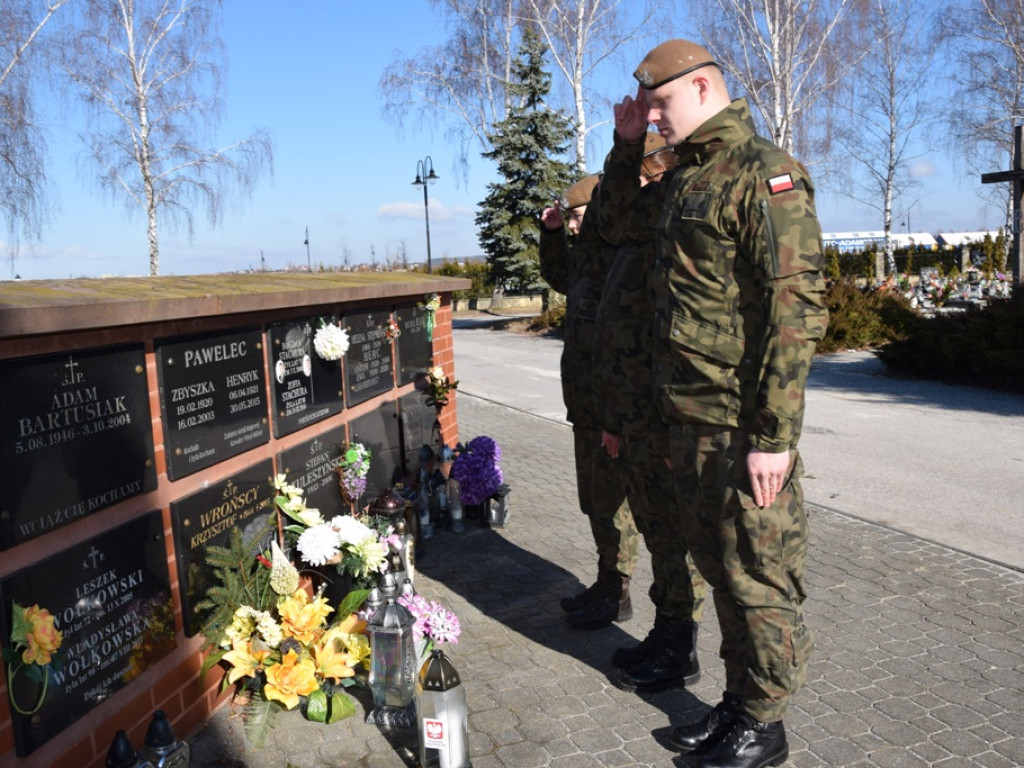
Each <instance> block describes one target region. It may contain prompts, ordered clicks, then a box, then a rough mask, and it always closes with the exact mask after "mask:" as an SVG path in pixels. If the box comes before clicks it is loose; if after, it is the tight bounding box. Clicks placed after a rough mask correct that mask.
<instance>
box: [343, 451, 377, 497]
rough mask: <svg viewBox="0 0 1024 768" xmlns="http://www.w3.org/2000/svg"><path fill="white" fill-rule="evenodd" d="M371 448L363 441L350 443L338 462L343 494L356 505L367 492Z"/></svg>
mask: <svg viewBox="0 0 1024 768" xmlns="http://www.w3.org/2000/svg"><path fill="white" fill-rule="evenodd" d="M370 458H371V453H370V449H369V448H367V447H366V446H365V445H363V444H362V443H349V444H348V445H347V446H346V447H345V450H344V451H343V452H342V454H341V460H340V461H339V462H338V480H339V484H340V486H341V496H342V498H343V499H344V500H345V502H346V503H348V504H352V505H356V504H358V503H359V497H360V496H362V495H363V493H365V492H366V475H367V474H368V473H369V471H370Z"/></svg>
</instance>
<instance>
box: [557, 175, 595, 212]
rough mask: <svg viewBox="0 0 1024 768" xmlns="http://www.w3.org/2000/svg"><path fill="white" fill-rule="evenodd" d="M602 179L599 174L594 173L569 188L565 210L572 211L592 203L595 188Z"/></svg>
mask: <svg viewBox="0 0 1024 768" xmlns="http://www.w3.org/2000/svg"><path fill="white" fill-rule="evenodd" d="M600 179H601V176H600V175H599V174H596V173H592V174H590V175H589V176H584V177H583V178H582V179H580V180H579V181H577V182H576V183H575V184H573V185H572V186H571V187H569V188H568V189H567V190H566V191H565V209H566V210H567V211H571V210H572V209H573V208H579V207H580V206H581V205H587V204H588V203H590V198H591V197H593V196H594V187H596V186H597V182H598V181H599V180H600Z"/></svg>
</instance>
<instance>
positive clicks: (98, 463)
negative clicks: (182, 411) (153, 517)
mask: <svg viewBox="0 0 1024 768" xmlns="http://www.w3.org/2000/svg"><path fill="white" fill-rule="evenodd" d="M154 488H156V468H155V464H154V457H153V419H152V415H151V414H150V410H149V385H148V383H147V381H146V359H145V354H144V350H143V347H142V345H137V346H136V345H131V346H119V347H109V348H101V349H94V350H79V351H75V352H67V353H64V354H60V355H47V356H43V357H30V358H24V359H20V360H14V361H11V362H7V363H4V364H3V365H2V366H0V549H6V548H8V547H12V546H14V545H15V544H19V543H21V542H23V541H25V540H27V539H31V538H34V537H36V536H40V535H42V534H44V533H47V532H48V531H51V530H53V529H55V528H58V527H60V526H62V525H66V524H67V523H70V522H72V521H74V520H77V519H79V518H81V517H85V516H86V515H89V514H91V513H93V512H96V511H97V510H100V509H103V508H104V507H109V506H110V505H112V504H115V503H117V502H119V501H121V500H122V499H126V498H129V497H131V496H136V495H138V494H140V493H145V492H147V491H151V490H153V489H154Z"/></svg>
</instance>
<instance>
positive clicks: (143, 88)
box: [65, 0, 273, 275]
mask: <svg viewBox="0 0 1024 768" xmlns="http://www.w3.org/2000/svg"><path fill="white" fill-rule="evenodd" d="M220 5H221V4H220V2H219V0H96V1H94V2H90V3H88V4H87V6H86V11H85V13H86V18H85V22H84V25H83V27H82V29H83V31H82V33H81V35H80V36H79V38H78V40H77V42H76V44H75V45H74V46H73V47H72V48H71V49H70V50H69V56H68V58H67V60H66V61H65V69H66V71H67V73H68V75H69V76H70V77H71V79H72V80H73V81H74V82H75V83H77V84H78V85H79V86H80V87H81V88H82V91H83V94H84V96H83V97H84V99H85V102H86V104H87V105H88V107H89V108H90V109H89V114H90V128H91V130H90V133H89V134H88V135H86V136H85V137H84V138H85V141H86V142H87V144H88V145H89V149H90V151H91V156H92V160H93V161H94V162H95V164H96V166H97V167H98V169H99V182H100V185H101V186H102V187H103V188H104V189H105V190H106V191H108V192H110V193H111V195H112V196H114V197H115V198H117V197H120V198H122V199H123V200H124V202H125V204H126V206H127V207H128V208H129V209H130V210H132V209H135V208H139V209H141V210H142V211H143V212H144V214H145V217H146V226H147V240H148V244H149V273H150V275H157V274H159V270H160V242H159V234H158V227H159V225H160V224H161V223H167V224H168V225H172V226H178V225H183V226H184V227H185V228H186V230H187V232H188V235H189V237H190V238H191V236H192V233H193V205H200V206H202V207H203V208H204V209H205V213H206V216H207V219H208V220H209V222H210V223H211V224H213V225H216V224H217V223H218V222H219V221H220V218H221V215H222V212H223V208H224V205H225V203H226V202H227V201H228V199H229V197H230V193H232V192H234V193H237V194H239V195H241V196H242V197H248V195H249V194H251V192H252V190H253V188H254V187H255V184H256V182H257V181H258V179H259V176H260V174H261V173H262V172H263V171H264V170H268V171H272V168H273V148H272V143H271V140H270V138H269V136H268V135H267V134H266V133H265V132H263V131H261V130H258V131H256V132H255V133H254V134H253V135H252V136H250V137H249V138H247V139H244V140H241V141H238V142H236V143H234V144H231V145H229V146H226V147H222V148H220V149H208V148H206V146H204V145H205V143H206V140H207V134H208V133H209V132H212V130H213V129H214V128H215V127H216V126H217V125H218V123H219V121H220V118H221V116H222V113H223V103H222V101H221V81H220V73H221V61H222V57H223V47H222V45H221V42H220V39H219V38H218V37H217V34H216V31H217V23H218V21H219V13H220Z"/></svg>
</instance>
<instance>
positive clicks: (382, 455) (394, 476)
mask: <svg viewBox="0 0 1024 768" xmlns="http://www.w3.org/2000/svg"><path fill="white" fill-rule="evenodd" d="M397 416H398V414H397V411H396V409H395V403H393V402H391V403H381V405H380V407H378V408H377V409H376V410H374V411H371V412H370V413H367V414H365V415H363V416H360V417H359V418H357V419H353V420H352V422H351V423H350V424H349V439H350V440H352V442H354V443H362V444H363V445H365V446H366V447H367V448H369V449H370V451H371V453H372V454H373V456H372V458H371V459H370V471H369V473H368V474H367V476H366V494H365V495H364V496H363V501H364V503H369V501H372V500H373V499H375V498H377V497H378V496H379V495H380V494H381V493H383V492H384V491H386V490H387V489H388V488H391V487H392V486H393V485H394V484H395V483H396V482H400V481H401V479H402V468H401V462H402V450H401V443H400V442H399V438H398V418H397Z"/></svg>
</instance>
